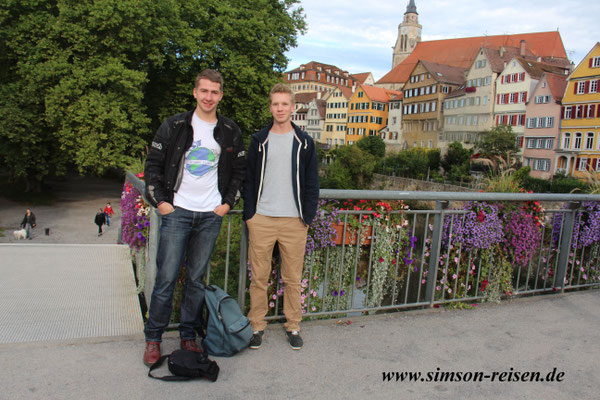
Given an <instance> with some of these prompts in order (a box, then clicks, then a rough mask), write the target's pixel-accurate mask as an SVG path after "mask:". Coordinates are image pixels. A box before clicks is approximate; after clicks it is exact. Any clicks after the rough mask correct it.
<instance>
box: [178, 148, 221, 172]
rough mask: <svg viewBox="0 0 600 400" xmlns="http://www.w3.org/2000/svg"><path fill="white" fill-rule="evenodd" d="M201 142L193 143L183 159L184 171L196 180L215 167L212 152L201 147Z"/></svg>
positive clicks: (214, 158)
mask: <svg viewBox="0 0 600 400" xmlns="http://www.w3.org/2000/svg"><path fill="white" fill-rule="evenodd" d="M201 142H202V141H201V140H199V141H197V142H194V143H193V144H192V147H191V148H190V150H189V151H188V153H187V156H186V158H185V170H186V171H187V172H189V173H190V174H191V175H192V176H194V177H196V178H200V177H202V176H204V175H205V174H206V173H208V172H209V171H211V170H212V169H213V168H214V167H215V166H216V162H215V160H216V157H215V153H214V151H213V150H211V149H208V148H206V147H201Z"/></svg>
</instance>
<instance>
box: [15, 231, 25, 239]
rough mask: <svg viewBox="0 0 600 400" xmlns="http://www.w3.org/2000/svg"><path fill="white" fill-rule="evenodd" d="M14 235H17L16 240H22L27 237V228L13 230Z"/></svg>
mask: <svg viewBox="0 0 600 400" xmlns="http://www.w3.org/2000/svg"><path fill="white" fill-rule="evenodd" d="M13 236H14V237H15V240H20V239H23V240H25V239H27V231H26V230H25V229H20V230H18V231H14V232H13Z"/></svg>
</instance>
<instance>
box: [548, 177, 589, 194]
mask: <svg viewBox="0 0 600 400" xmlns="http://www.w3.org/2000/svg"><path fill="white" fill-rule="evenodd" d="M550 190H551V192H552V193H571V192H573V191H578V192H580V193H581V192H587V191H588V185H587V184H586V183H585V182H584V181H582V180H580V179H577V178H573V177H571V176H564V175H556V176H555V177H554V179H552V186H551V189H550Z"/></svg>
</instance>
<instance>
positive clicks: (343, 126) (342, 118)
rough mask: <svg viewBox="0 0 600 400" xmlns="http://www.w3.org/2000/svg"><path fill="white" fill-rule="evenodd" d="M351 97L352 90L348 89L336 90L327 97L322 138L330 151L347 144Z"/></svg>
mask: <svg viewBox="0 0 600 400" xmlns="http://www.w3.org/2000/svg"><path fill="white" fill-rule="evenodd" d="M351 97H352V89H350V88H346V87H338V88H335V89H334V90H333V91H332V92H329V93H328V94H327V95H326V96H325V99H324V100H325V102H326V108H325V124H324V127H323V131H322V132H321V138H322V142H323V143H324V144H325V146H326V148H328V149H330V148H335V147H336V146H340V145H343V144H345V143H346V131H347V129H348V127H347V124H348V102H349V100H350V98H351Z"/></svg>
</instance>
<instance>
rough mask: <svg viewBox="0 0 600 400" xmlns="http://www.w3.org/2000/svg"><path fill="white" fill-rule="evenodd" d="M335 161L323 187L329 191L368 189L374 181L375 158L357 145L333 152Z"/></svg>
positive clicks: (327, 171)
mask: <svg viewBox="0 0 600 400" xmlns="http://www.w3.org/2000/svg"><path fill="white" fill-rule="evenodd" d="M333 153H334V156H335V161H334V162H333V163H332V164H330V165H329V166H327V169H326V170H325V178H324V179H322V180H321V187H322V188H328V189H366V188H367V187H368V185H369V183H370V182H371V180H372V179H373V172H374V170H375V164H376V161H375V160H376V159H375V156H373V155H371V154H370V153H368V152H366V151H363V150H361V149H360V147H358V146H357V145H356V144H353V145H351V146H341V147H338V148H337V149H335V150H334V151H333Z"/></svg>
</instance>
